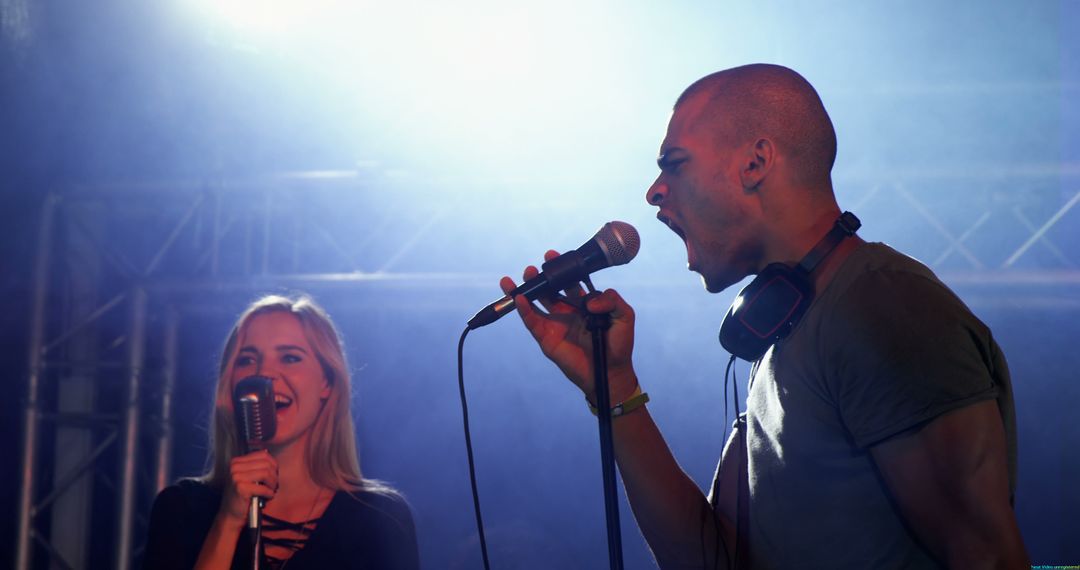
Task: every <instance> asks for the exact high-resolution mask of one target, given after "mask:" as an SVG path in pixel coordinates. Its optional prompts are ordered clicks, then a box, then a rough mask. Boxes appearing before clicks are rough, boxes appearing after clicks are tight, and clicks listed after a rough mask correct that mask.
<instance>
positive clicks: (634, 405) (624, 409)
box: [585, 384, 649, 418]
mask: <svg viewBox="0 0 1080 570" xmlns="http://www.w3.org/2000/svg"><path fill="white" fill-rule="evenodd" d="M648 401H649V394H648V393H646V392H642V391H641V385H640V384H639V385H638V387H637V388H634V393H633V394H630V397H629V398H627V399H626V400H624V401H623V402H622V403H621V404H618V405H616V406H615V407H613V408H611V417H613V418H617V417H619V416H622V415H626V414H629V413H630V412H632V411H634V410H636V409H638V408H640V407H641V406H644V405H645V404H646V403H648ZM585 403H586V404H588V405H589V411H590V412H592V415H594V416H595V415H596V406H594V405H593V404H592V402H590V401H589V399H588V398H585Z"/></svg>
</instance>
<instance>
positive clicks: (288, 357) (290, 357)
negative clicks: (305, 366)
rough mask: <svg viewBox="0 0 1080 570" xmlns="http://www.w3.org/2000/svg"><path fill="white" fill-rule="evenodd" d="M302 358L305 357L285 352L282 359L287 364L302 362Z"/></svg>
mask: <svg viewBox="0 0 1080 570" xmlns="http://www.w3.org/2000/svg"><path fill="white" fill-rule="evenodd" d="M301 360H303V358H300V357H299V356H297V355H295V354H285V355H283V356H282V357H281V361H282V362H285V363H287V364H295V363H297V362H300V361H301Z"/></svg>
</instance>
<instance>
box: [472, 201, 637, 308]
mask: <svg viewBox="0 0 1080 570" xmlns="http://www.w3.org/2000/svg"><path fill="white" fill-rule="evenodd" d="M640 248H641V238H640V237H639V236H638V232H637V230H635V229H634V226H631V225H630V224H628V223H626V222H608V223H606V224H604V226H603V227H602V228H600V230H599V231H597V232H596V235H594V236H593V237H592V239H590V240H589V241H587V242H585V243H584V244H582V246H581V247H579V248H577V249H575V250H574V251H568V252H566V253H564V254H562V255H560V256H558V257H556V258H554V259H551V260H549V261H547V262H546V263H544V264H543V265H542V266H540V269H541V272H540V274H539V275H537V276H536V277H533V278H532V279H529V280H528V281H526V282H524V283H522V284H521V285H518V286H517V288H515V289H514V290H513V291H511V292H510V293H509V294H507V295H506V296H505V297H503V298H502V299H499V300H498V301H495V302H494V303H491V304H490V305H488V306H486V307H484V308H483V309H481V310H480V312H478V313H476V315H474V316H473V318H471V319H469V323H468V327H469V328H470V329H478V328H480V327H482V326H485V325H490V324H491V323H493V322H495V321H497V320H499V319H500V318H502V316H503V315H505V314H507V313H509V312H510V311H512V310H513V309H514V297H516V296H518V295H525V298H526V299H528V300H530V301H535V300H536V299H538V298H540V297H543V296H545V295H551V294H554V293H557V292H558V291H561V290H563V289H565V288H567V287H569V286H571V285H573V284H574V283H578V282H580V281H583V280H584V279H586V278H588V277H589V275H590V274H592V273H594V272H596V271H600V270H601V269H604V268H606V267H611V266H613V265H623V264H626V263H629V262H630V260H631V259H634V256H635V255H637V252H638V249H640Z"/></svg>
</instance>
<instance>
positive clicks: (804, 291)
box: [720, 212, 862, 362]
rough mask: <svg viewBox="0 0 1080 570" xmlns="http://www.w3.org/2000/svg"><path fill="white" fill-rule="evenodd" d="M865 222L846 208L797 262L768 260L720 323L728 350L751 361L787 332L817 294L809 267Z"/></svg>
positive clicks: (724, 344) (721, 338)
mask: <svg viewBox="0 0 1080 570" xmlns="http://www.w3.org/2000/svg"><path fill="white" fill-rule="evenodd" d="M861 226H862V222H860V221H859V218H856V217H855V214H852V213H851V212H844V213H843V214H840V217H839V218H837V219H836V224H834V225H833V227H832V229H831V230H829V233H827V234H825V237H823V238H821V241H819V242H818V243H817V245H815V246H814V247H813V249H811V250H810V253H807V254H806V257H804V258H803V259H802V261H800V262H799V265H797V266H795V267H791V266H790V265H786V264H784V263H770V264H769V265H767V266H766V267H765V269H763V270H761V273H758V275H757V277H755V278H754V280H753V281H751V282H750V284H749V285H747V286H746V287H744V288H743V290H742V291H739V294H738V295H737V296H736V297H735V301H733V302H732V303H731V308H730V309H728V312H727V315H726V316H725V317H724V322H723V324H721V325H720V344H721V345H722V346H723V347H724V350H727V351H728V352H730V353H731V354H732V355H734V356H737V357H739V358H742V359H743V360H747V361H750V362H753V361H755V360H757V359H759V358H761V356H762V355H763V354H765V351H766V350H769V347H770V346H772V345H774V344H776V343H777V342H778V341H779V340H780V339H782V338H784V337H785V336H787V335H788V333H790V332H791V329H792V328H794V327H795V323H797V322H799V319H800V318H801V317H802V316H803V313H805V312H806V309H807V307H809V306H810V302H811V301H812V300H813V299H814V287H813V284H812V283H811V282H810V272H811V271H813V270H814V268H815V267H817V264H818V263H819V262H821V260H822V259H825V257H826V256H828V255H829V254H830V253H832V251H833V250H834V249H836V246H838V245H840V242H841V241H843V240H844V238H846V237H849V236H853V235H855V232H856V231H858V229H859V228H860V227H861Z"/></svg>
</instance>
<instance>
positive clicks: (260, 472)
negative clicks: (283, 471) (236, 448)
mask: <svg viewBox="0 0 1080 570" xmlns="http://www.w3.org/2000/svg"><path fill="white" fill-rule="evenodd" d="M229 470H230V473H231V475H232V481H233V485H234V486H235V487H236V488H237V491H238V492H240V493H241V494H244V495H247V496H249V497H250V496H251V495H258V496H260V497H267V496H273V494H274V493H275V492H276V491H277V488H278V465H277V461H276V460H275V459H274V458H273V456H271V455H270V454H269V453H267V452H266V451H265V450H262V451H257V452H255V453H249V454H248V455H244V456H241V457H236V458H233V460H232V462H231V463H230V465H229Z"/></svg>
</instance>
